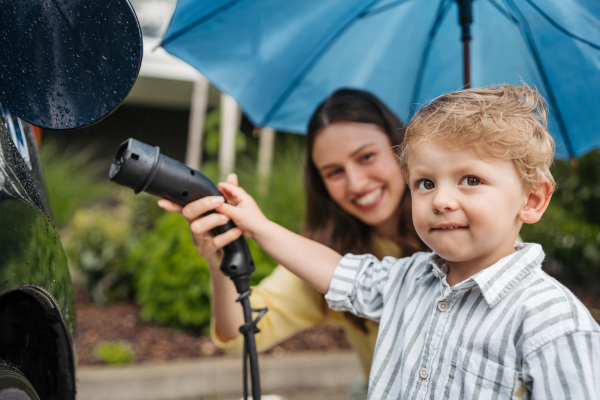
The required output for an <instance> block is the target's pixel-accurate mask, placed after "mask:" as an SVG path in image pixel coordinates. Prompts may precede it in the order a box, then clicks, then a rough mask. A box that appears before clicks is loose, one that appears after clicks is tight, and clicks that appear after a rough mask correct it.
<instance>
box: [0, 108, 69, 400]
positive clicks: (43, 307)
mask: <svg viewBox="0 0 600 400" xmlns="http://www.w3.org/2000/svg"><path fill="white" fill-rule="evenodd" d="M0 116H1V120H2V123H0V398H13V397H10V395H11V394H12V395H15V396H16V397H14V398H15V399H21V398H25V399H27V398H33V399H35V398H38V396H39V398H42V399H50V398H56V399H59V398H60V399H72V398H74V397H75V378H74V376H75V374H74V354H75V351H74V348H73V340H72V338H73V333H74V329H75V308H74V301H73V290H72V287H71V280H70V277H69V270H68V266H67V259H66V256H65V252H64V251H63V248H62V246H61V243H60V240H59V237H58V234H57V232H56V229H55V227H54V223H53V220H52V216H51V212H50V207H49V204H48V199H47V196H46V190H45V186H44V182H43V177H42V172H41V167H40V160H39V158H38V153H37V147H36V142H35V140H34V136H33V129H32V127H31V126H30V125H29V124H27V123H25V122H23V121H22V120H20V119H19V118H17V117H15V116H13V115H12V114H11V113H10V111H8V110H7V109H6V108H5V107H3V106H2V105H0ZM36 393H37V394H36Z"/></svg>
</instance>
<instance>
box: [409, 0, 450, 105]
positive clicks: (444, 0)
mask: <svg viewBox="0 0 600 400" xmlns="http://www.w3.org/2000/svg"><path fill="white" fill-rule="evenodd" d="M449 6H450V1H449V0H441V1H440V3H439V6H438V10H437V16H436V18H435V21H434V23H433V25H432V26H431V29H430V30H429V35H428V37H429V39H428V40H427V45H426V46H425V48H424V49H423V53H422V54H421V61H420V62H419V68H418V73H417V77H416V79H415V86H414V89H413V95H412V100H411V102H410V104H411V105H412V104H415V103H416V102H417V98H418V96H419V94H420V92H421V83H422V82H423V69H424V66H425V64H426V63H427V59H428V58H429V51H430V49H431V45H432V42H433V37H434V36H435V33H436V31H437V30H438V27H439V25H440V23H441V21H442V18H443V17H444V15H446V12H447V10H448V8H449ZM410 113H411V110H409V117H411V115H410Z"/></svg>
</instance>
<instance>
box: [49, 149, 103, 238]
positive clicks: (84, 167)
mask: <svg viewBox="0 0 600 400" xmlns="http://www.w3.org/2000/svg"><path fill="white" fill-rule="evenodd" d="M94 156H95V150H94V145H93V144H90V145H87V146H85V147H81V146H70V147H67V148H66V149H60V147H59V146H58V144H57V143H56V142H55V141H53V140H50V139H44V141H43V142H42V145H41V146H40V161H41V163H42V168H43V171H44V180H45V181H46V186H47V189H48V197H49V199H50V207H51V208H52V214H53V216H54V221H55V224H56V227H57V228H58V229H59V230H60V229H61V228H63V227H65V226H66V225H67V224H68V223H69V221H70V220H71V218H72V217H73V215H74V214H75V212H76V210H78V209H81V208H84V207H86V206H88V205H90V204H93V203H95V202H97V201H98V200H99V199H102V198H105V197H107V196H108V195H109V194H110V193H111V190H112V185H113V184H112V183H110V182H109V181H108V179H107V178H106V177H105V176H106V173H107V172H106V170H107V168H106V167H107V166H108V165H109V162H108V160H94Z"/></svg>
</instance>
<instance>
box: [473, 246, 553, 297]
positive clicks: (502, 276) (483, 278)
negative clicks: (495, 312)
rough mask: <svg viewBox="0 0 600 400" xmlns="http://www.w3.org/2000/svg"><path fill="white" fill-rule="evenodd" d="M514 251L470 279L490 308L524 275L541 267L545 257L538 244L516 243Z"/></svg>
mask: <svg viewBox="0 0 600 400" xmlns="http://www.w3.org/2000/svg"><path fill="white" fill-rule="evenodd" d="M515 250H516V252H514V253H513V254H510V255H508V256H506V257H504V258H502V259H500V260H499V261H498V262H496V263H495V264H493V265H491V266H490V267H488V268H486V269H484V270H482V271H479V272H478V273H476V274H475V275H473V276H472V277H471V278H470V279H472V280H473V281H475V282H476V283H477V285H478V286H479V288H480V289H481V293H482V294H483V297H484V298H485V301H486V302H487V303H488V306H489V307H490V308H491V307H494V306H495V305H496V304H498V303H499V302H500V300H502V298H503V297H504V296H505V295H506V294H507V293H508V292H509V291H510V290H511V289H512V288H513V287H515V286H516V285H517V284H518V283H519V282H520V281H521V280H522V279H523V278H524V277H525V276H526V275H528V274H529V273H531V272H532V271H533V270H535V269H538V268H541V266H542V261H543V260H544V256H545V255H544V251H543V250H542V246H540V245H539V244H537V243H518V242H517V243H515Z"/></svg>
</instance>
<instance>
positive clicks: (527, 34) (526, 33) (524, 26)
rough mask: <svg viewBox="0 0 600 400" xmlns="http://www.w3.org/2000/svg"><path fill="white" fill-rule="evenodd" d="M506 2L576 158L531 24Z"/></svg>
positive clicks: (572, 153) (567, 142)
mask: <svg viewBox="0 0 600 400" xmlns="http://www.w3.org/2000/svg"><path fill="white" fill-rule="evenodd" d="M505 1H506V2H507V3H508V4H509V5H510V6H511V8H512V9H513V11H514V12H515V14H517V15H518V17H519V19H520V21H519V27H520V28H521V33H522V34H523V37H524V39H525V42H526V43H527V46H528V47H529V51H530V52H531V55H532V56H533V60H534V61H535V64H536V65H537V67H538V71H539V73H540V76H541V78H542V82H543V84H544V86H545V87H546V92H547V95H546V96H547V100H548V102H549V103H550V104H551V105H552V107H553V108H554V109H555V110H556V113H555V114H556V122H558V126H559V132H560V134H561V136H562V138H563V141H564V143H565V145H566V147H567V151H568V152H569V156H571V157H575V152H574V150H573V144H572V143H571V140H570V138H569V135H568V134H567V126H566V125H565V121H564V120H563V118H562V115H561V114H560V110H559V107H558V103H557V102H556V97H555V96H554V92H553V91H552V87H551V86H550V81H549V80H548V76H547V75H546V71H545V70H544V66H543V65H542V63H541V61H540V55H539V53H538V51H537V47H536V46H535V43H534V41H533V35H532V34H531V31H530V29H529V24H528V23H527V20H526V19H525V17H523V14H521V11H520V10H519V9H518V8H517V6H516V5H515V4H514V3H513V1H512V0H505Z"/></svg>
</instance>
